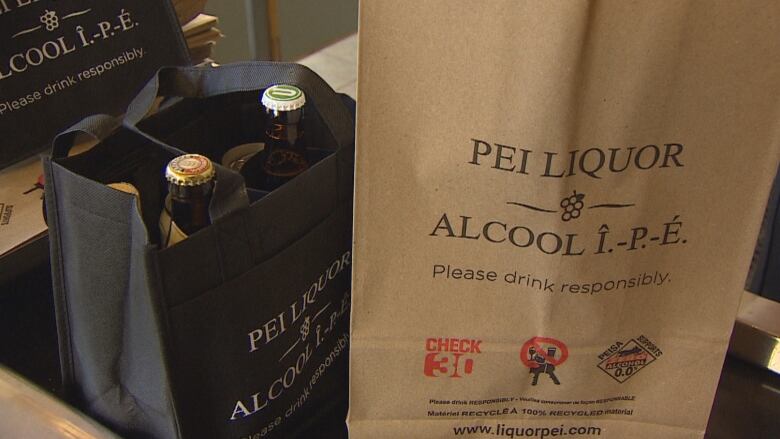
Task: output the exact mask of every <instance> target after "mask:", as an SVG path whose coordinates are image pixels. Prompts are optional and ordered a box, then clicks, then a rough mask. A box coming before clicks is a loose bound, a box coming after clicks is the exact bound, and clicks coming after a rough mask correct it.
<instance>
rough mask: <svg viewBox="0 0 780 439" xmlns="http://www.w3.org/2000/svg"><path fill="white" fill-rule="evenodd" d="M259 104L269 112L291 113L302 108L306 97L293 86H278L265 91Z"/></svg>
mask: <svg viewBox="0 0 780 439" xmlns="http://www.w3.org/2000/svg"><path fill="white" fill-rule="evenodd" d="M261 102H262V104H263V105H264V106H265V107H266V108H268V109H269V110H274V111H292V110H297V109H299V108H301V107H303V104H305V103H306V95H304V94H303V91H302V90H301V89H300V88H298V87H296V86H294V85H289V84H279V85H273V86H271V87H268V88H267V89H265V92H264V93H263V98H262V100H261Z"/></svg>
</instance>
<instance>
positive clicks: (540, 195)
mask: <svg viewBox="0 0 780 439" xmlns="http://www.w3.org/2000/svg"><path fill="white" fill-rule="evenodd" d="M778 22H780V2H777V1H772V0H768V1H752V2H730V1H712V2H703V1H657V2H635V1H622V0H615V1H599V2H595V1H594V2H585V1H517V0H512V1H498V0H493V1H481V2H473V1H465V0H464V1H453V0H448V1H444V0H426V1H411V0H403V1H399V0H393V1H389V0H388V1H379V0H374V1H365V2H362V3H361V22H360V45H359V51H360V63H359V64H360V67H359V106H358V108H359V113H358V124H359V127H358V153H357V160H358V163H357V165H358V167H357V192H356V217H355V239H356V243H355V252H354V255H355V258H354V279H353V280H354V301H353V317H352V353H351V408H350V416H349V427H350V432H351V436H352V437H355V438H372V439H379V438H393V439H395V438H452V437H460V436H463V437H533V438H549V437H557V436H560V437H600V438H610V439H612V438H619V439H625V438H667V439H668V438H672V439H674V438H700V437H702V435H703V432H704V429H705V426H706V422H707V416H708V414H709V412H710V408H711V404H712V399H713V395H714V392H715V388H716V385H717V381H718V375H719V371H720V369H721V365H722V362H723V359H724V354H725V350H726V343H727V340H728V338H729V334H730V332H731V328H732V324H733V319H734V315H735V312H736V309H737V305H738V301H739V297H740V293H741V291H742V289H743V284H744V282H745V275H746V273H747V268H748V265H749V263H750V256H751V253H752V250H753V247H754V245H755V242H756V241H755V239H756V235H757V231H758V226H759V223H760V221H761V214H762V212H763V209H764V207H765V203H766V200H767V195H768V193H769V186H770V182H771V179H772V176H773V175H774V173H775V171H776V169H777V165H778V158H779V155H778V149H779V148H778V147H780V145H779V144H778V143H779V142H780V104H779V101H778V96H779V95H780V59H779V58H780V34H779V30H780V28H778V26H777V23H778Z"/></svg>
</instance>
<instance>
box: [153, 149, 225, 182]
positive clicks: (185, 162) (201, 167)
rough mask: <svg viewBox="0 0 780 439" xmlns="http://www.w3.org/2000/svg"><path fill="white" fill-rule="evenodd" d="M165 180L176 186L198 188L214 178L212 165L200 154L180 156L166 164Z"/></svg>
mask: <svg viewBox="0 0 780 439" xmlns="http://www.w3.org/2000/svg"><path fill="white" fill-rule="evenodd" d="M165 178H166V179H167V180H168V181H169V182H170V183H173V184H175V185H178V186H198V185H201V184H204V183H208V182H209V181H211V179H212V178H214V165H213V164H212V163H211V160H209V159H208V157H206V156H202V155H200V154H184V155H180V156H178V157H176V158H174V159H173V160H171V161H170V162H169V163H168V166H167V167H166V168H165Z"/></svg>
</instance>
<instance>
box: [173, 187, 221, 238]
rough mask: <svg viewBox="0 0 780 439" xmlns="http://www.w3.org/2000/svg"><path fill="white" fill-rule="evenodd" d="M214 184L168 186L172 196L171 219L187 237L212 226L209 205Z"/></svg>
mask: <svg viewBox="0 0 780 439" xmlns="http://www.w3.org/2000/svg"><path fill="white" fill-rule="evenodd" d="M213 187H214V183H213V181H212V182H209V183H205V184H201V185H198V186H179V185H176V184H169V185H168V192H169V193H170V195H171V219H172V220H173V222H174V223H176V225H177V226H178V227H179V229H181V231H182V232H184V233H186V234H187V235H191V234H193V233H195V232H197V231H198V230H200V229H202V228H204V227H206V226H208V225H209V224H211V219H210V217H209V203H210V202H211V194H212V191H213Z"/></svg>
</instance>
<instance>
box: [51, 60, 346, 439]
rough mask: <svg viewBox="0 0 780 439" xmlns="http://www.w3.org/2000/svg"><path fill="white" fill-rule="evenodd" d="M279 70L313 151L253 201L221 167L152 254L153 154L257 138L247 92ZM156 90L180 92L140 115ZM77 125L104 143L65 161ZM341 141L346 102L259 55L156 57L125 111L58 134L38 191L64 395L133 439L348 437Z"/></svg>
mask: <svg viewBox="0 0 780 439" xmlns="http://www.w3.org/2000/svg"><path fill="white" fill-rule="evenodd" d="M279 82H284V83H292V84H296V85H298V86H299V87H301V88H302V89H303V90H304V92H305V93H306V95H307V106H306V112H307V113H306V117H307V122H306V124H307V126H306V130H307V133H306V135H307V137H308V138H309V139H310V142H311V143H310V144H309V146H310V147H311V151H312V153H311V157H310V158H312V160H314V161H315V163H314V164H313V165H312V166H311V167H310V168H309V169H308V170H307V171H306V172H304V173H303V174H301V175H299V176H298V177H296V178H295V179H293V180H292V181H290V182H289V183H287V184H285V185H283V186H281V187H280V188H279V189H277V190H275V191H273V192H271V193H267V194H266V193H255V194H253V199H256V200H257V201H254V202H252V203H250V201H249V197H248V196H247V191H246V190H245V188H244V183H243V178H242V177H241V176H240V175H239V174H237V173H235V172H233V171H230V170H228V169H226V168H224V167H222V166H219V165H218V166H217V184H216V187H215V191H214V196H213V198H212V202H211V205H210V207H209V212H210V215H211V219H212V225H211V226H209V227H207V228H205V229H203V230H201V231H199V232H197V233H195V234H193V235H192V236H190V237H188V238H187V239H185V240H184V241H182V242H181V243H179V244H177V245H174V246H172V247H170V248H167V249H163V250H160V249H159V247H158V244H159V241H160V237H159V233H158V231H157V220H158V218H159V213H160V211H161V209H162V203H163V195H164V187H165V183H164V180H163V177H162V169H163V167H164V166H165V163H166V162H167V161H168V160H170V159H171V158H172V157H173V156H175V155H176V154H179V153H181V152H198V153H203V154H206V155H208V156H210V157H211V158H212V160H214V161H215V162H216V163H218V162H219V160H220V158H221V155H222V154H224V152H225V151H226V150H227V149H228V148H230V147H232V146H235V145H236V144H240V143H247V142H252V141H258V140H259V138H260V136H261V135H262V128H260V127H262V125H263V123H264V121H263V117H264V116H263V113H262V112H259V111H258V107H259V103H258V96H259V93H260V92H261V91H262V90H263V89H264V88H265V87H267V86H270V85H272V84H274V83H279ZM158 95H162V96H166V97H178V98H180V99H176V100H174V101H170V102H175V103H173V104H170V105H165V106H164V109H163V110H160V112H159V113H157V114H155V115H153V116H151V117H149V118H146V119H144V120H143V121H141V117H142V116H143V115H145V114H146V113H147V111H148V108H149V107H151V106H152V104H153V102H154V101H155V97H157V96H158ZM345 102H346V104H347V105H345ZM76 131H80V132H87V133H90V134H92V135H94V136H96V137H98V138H100V139H102V141H101V142H100V143H99V144H98V145H97V146H95V147H94V148H93V149H91V150H89V151H88V152H86V153H84V154H81V155H76V156H72V157H66V155H67V150H68V149H69V143H70V141H71V138H72V133H73V132H76ZM353 155H354V102H353V101H351V100H349V99H347V100H346V101H343V100H342V97H339V96H338V95H337V94H336V93H334V92H333V91H332V90H331V89H330V88H329V87H328V86H327V85H326V84H325V83H324V82H323V81H322V79H320V78H319V77H318V76H317V75H316V74H314V73H313V72H311V71H310V70H308V69H306V68H305V67H302V66H298V65H293V64H274V63H260V62H259V63H243V64H236V65H231V66H222V67H218V68H203V69H198V68H182V69H163V70H161V71H160V72H159V74H158V76H157V77H156V78H155V79H154V80H152V81H151V82H150V83H149V84H148V85H147V86H146V87H145V88H144V90H143V91H142V92H141V94H140V95H139V96H138V97H137V98H136V99H135V101H134V102H133V104H131V106H130V108H128V112H127V117H126V119H125V120H123V121H122V123H121V124H117V123H116V121H113V120H111V118H109V117H103V116H99V117H96V118H92V119H89V120H85V121H84V123H82V124H80V125H77V126H75V127H73V128H72V129H71V130H69V131H68V132H66V133H64V134H63V135H62V136H60V137H59V138H58V139H57V140H55V145H54V148H53V154H52V157H49V158H45V159H44V170H45V174H46V178H47V180H46V181H47V184H46V203H47V210H48V211H49V226H50V236H51V255H52V280H53V284H54V293H55V307H56V310H57V326H58V332H59V336H60V352H61V357H62V363H63V380H64V384H65V386H66V390H67V391H68V394H69V395H70V396H71V397H72V399H73V401H74V402H75V403H76V404H77V405H78V406H79V407H81V408H82V409H84V410H85V411H87V412H88V413H89V414H91V415H93V416H95V417H96V418H97V419H99V420H101V421H102V422H104V423H106V424H107V425H110V426H111V427H112V428H114V429H116V430H117V431H118V432H120V433H121V434H123V435H126V436H129V437H161V438H168V437H185V438H200V437H209V438H217V437H225V438H232V437H235V438H239V437H247V436H252V435H255V434H257V435H259V436H258V437H345V435H346V429H345V425H344V418H345V416H346V407H347V357H348V353H347V350H348V323H349V304H350V293H349V287H350V277H351V254H350V249H351V239H352V237H351V233H352V223H351V221H352V196H351V194H352V173H353V171H352V169H353ZM116 181H124V182H129V183H132V184H133V185H135V186H136V188H138V189H139V192H140V194H141V203H140V205H139V204H137V203H136V201H135V198H134V197H133V196H132V195H129V194H126V193H123V192H119V191H116V190H114V189H111V188H109V187H108V186H106V183H110V182H116ZM326 429H329V430H326Z"/></svg>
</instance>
